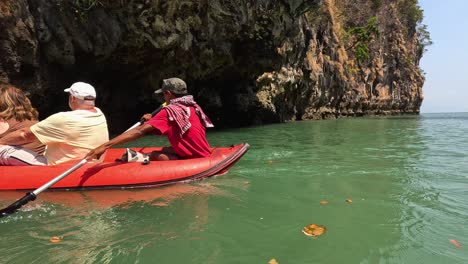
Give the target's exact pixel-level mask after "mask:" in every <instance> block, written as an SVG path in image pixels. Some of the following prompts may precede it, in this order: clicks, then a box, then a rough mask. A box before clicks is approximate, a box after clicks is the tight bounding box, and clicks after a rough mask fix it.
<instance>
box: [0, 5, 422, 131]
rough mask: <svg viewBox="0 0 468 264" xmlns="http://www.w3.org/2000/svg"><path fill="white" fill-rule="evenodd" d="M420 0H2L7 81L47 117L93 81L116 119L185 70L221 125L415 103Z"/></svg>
mask: <svg viewBox="0 0 468 264" xmlns="http://www.w3.org/2000/svg"><path fill="white" fill-rule="evenodd" d="M419 11H420V10H419V9H418V6H417V0H340V1H333V0H323V1H321V0H281V1H279V0H257V1H250V0H229V1H227V0H210V1H203V0H171V1H169V0H165V1H164V0H114V1H111V0H107V1H106V0H3V1H2V2H0V26H1V27H0V81H4V82H11V83H13V84H15V85H17V86H19V87H21V88H23V89H25V90H27V91H29V92H30V94H31V97H32V100H33V103H34V104H35V105H36V106H37V107H38V108H39V110H40V112H41V116H42V117H45V116H47V115H48V114H51V113H53V112H55V111H60V110H64V109H66V106H67V102H66V95H64V94H63V89H64V88H65V87H67V86H69V85H70V84H71V83H73V82H75V81H87V82H89V83H91V84H93V85H94V86H95V87H96V89H97V91H98V104H99V106H100V107H101V108H102V109H103V110H104V111H105V113H106V114H107V116H108V119H109V123H110V124H111V127H112V128H114V129H123V128H124V127H126V126H128V124H131V123H133V122H134V120H136V119H137V118H138V117H139V116H140V115H141V114H142V113H144V112H147V111H151V110H152V109H153V108H155V106H156V105H157V102H155V100H154V98H152V91H153V90H154V89H156V88H157V87H158V85H159V83H160V81H161V80H162V79H163V78H167V77H173V76H178V77H181V78H183V79H185V80H186V81H187V83H188V84H189V92H190V93H192V94H193V95H194V96H195V98H196V99H197V101H198V102H199V103H200V104H201V105H202V106H204V108H205V110H206V112H207V113H208V115H209V116H211V118H212V119H213V121H214V123H215V125H218V126H225V125H230V126H239V125H252V124H262V123H271V122H286V121H292V120H306V119H320V118H336V117H340V116H357V115H366V114H392V113H418V112H419V107H420V105H421V102H422V98H423V97H422V90H421V88H422V85H423V82H424V77H423V75H422V72H421V69H420V68H419V66H418V63H419V60H420V59H421V56H422V49H423V48H424V47H423V46H422V44H421V39H420V36H418V31H417V25H418V23H419V22H420V18H421V17H418V15H420V14H419V13H418V12H419Z"/></svg>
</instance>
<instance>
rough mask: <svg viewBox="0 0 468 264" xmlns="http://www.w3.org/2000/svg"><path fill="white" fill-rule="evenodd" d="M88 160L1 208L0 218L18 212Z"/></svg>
mask: <svg viewBox="0 0 468 264" xmlns="http://www.w3.org/2000/svg"><path fill="white" fill-rule="evenodd" d="M86 162H87V161H86V160H85V159H84V160H82V161H80V162H79V163H78V164H76V165H75V166H73V167H71V168H70V169H68V170H67V171H65V172H64V173H62V174H60V175H59V176H57V177H55V178H53V179H52V180H51V181H49V182H47V183H46V184H44V185H42V186H41V187H39V188H37V189H36V190H34V191H33V192H29V193H26V195H25V196H23V198H21V199H19V200H18V201H16V202H14V203H12V204H10V205H9V206H8V207H6V208H4V209H1V210H0V218H1V217H5V216H7V215H10V214H12V213H14V212H16V211H17V210H18V209H20V208H21V207H22V206H23V205H25V204H27V203H28V202H30V201H34V200H36V197H37V195H38V194H40V193H41V192H43V191H45V190H47V188H49V187H50V186H52V185H54V184H55V183H57V182H58V181H60V180H61V179H63V178H65V176H67V175H68V174H70V173H72V172H74V171H76V170H77V169H78V168H79V167H81V166H83V165H84V164H85V163H86Z"/></svg>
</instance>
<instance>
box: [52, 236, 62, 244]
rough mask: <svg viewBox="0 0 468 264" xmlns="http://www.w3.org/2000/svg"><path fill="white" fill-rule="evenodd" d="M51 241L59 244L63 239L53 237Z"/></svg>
mask: <svg viewBox="0 0 468 264" xmlns="http://www.w3.org/2000/svg"><path fill="white" fill-rule="evenodd" d="M49 241H50V242H51V243H59V242H62V238H61V237H58V236H53V237H51V238H50V239H49Z"/></svg>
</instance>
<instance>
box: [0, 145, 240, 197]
mask: <svg viewBox="0 0 468 264" xmlns="http://www.w3.org/2000/svg"><path fill="white" fill-rule="evenodd" d="M133 149H135V150H137V151H139V152H144V153H149V152H151V151H158V150H161V148H153V147H151V148H142V149H136V148H133ZM248 149H249V144H247V143H243V144H239V145H236V146H231V147H226V148H213V151H212V155H211V156H210V157H208V158H199V159H187V160H170V161H151V162H150V163H149V164H147V165H144V164H142V163H140V162H128V163H123V162H120V161H117V159H119V158H120V157H121V156H122V154H123V153H124V151H125V149H124V148H121V149H118V148H116V149H109V150H108V151H107V152H106V154H105V157H104V161H103V162H99V163H97V162H96V163H92V162H88V163H86V164H85V165H83V166H82V167H80V168H79V169H77V170H76V171H74V172H73V173H71V174H70V175H68V176H66V177H65V178H63V179H62V180H60V181H59V182H57V183H56V184H54V185H53V186H51V187H50V188H49V189H68V190H74V189H77V190H82V189H116V188H145V187H156V186H161V185H167V184H172V183H177V182H185V181H191V180H198V179H203V178H206V177H211V176H215V175H221V174H223V173H225V172H227V171H228V170H229V168H230V167H232V166H233V165H234V164H235V163H236V161H238V160H239V159H240V158H241V157H242V156H243V155H244V154H245V152H247V150H248ZM74 164H75V163H73V162H71V163H67V164H59V165H55V166H0V191H1V190H33V189H37V188H39V187H40V186H42V185H43V184H45V183H47V182H48V181H50V180H52V179H53V178H54V177H56V176H57V175H60V174H62V173H63V172H64V171H66V170H67V169H69V168H70V167H72V166H73V165H74Z"/></svg>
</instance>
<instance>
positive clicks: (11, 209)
mask: <svg viewBox="0 0 468 264" xmlns="http://www.w3.org/2000/svg"><path fill="white" fill-rule="evenodd" d="M164 106H165V104H162V105H161V106H160V107H159V108H158V109H156V110H154V111H153V112H152V113H151V116H154V115H156V114H157V113H158V112H159V111H161V109H162V108H163V107H164ZM144 122H145V120H144V119H141V120H140V121H139V122H138V123H136V124H135V125H133V126H132V127H131V128H129V129H128V130H130V129H132V128H135V127H137V126H139V125H141V124H143V123H144ZM128 130H127V131H128ZM127 131H125V132H127ZM86 162H87V160H86V159H83V160H81V161H80V162H79V163H78V164H75V165H74V166H73V167H71V168H70V169H68V170H67V171H65V172H64V173H62V174H60V175H59V176H57V177H55V178H53V179H52V180H50V181H49V182H47V183H46V184H44V185H42V186H41V187H39V188H37V189H36V190H34V191H32V192H29V193H26V195H25V196H23V198H21V199H19V200H17V201H16V202H14V203H12V204H10V205H9V206H7V207H5V208H3V209H1V210H0V218H2V217H5V216H7V215H10V214H13V213H14V212H16V211H17V210H18V209H20V208H21V207H22V206H23V205H25V204H27V203H29V202H30V201H34V200H36V197H37V195H38V194H40V193H41V192H43V191H45V190H47V189H48V188H49V187H50V186H52V185H54V184H56V183H57V182H58V181H60V180H61V179H63V178H65V177H66V176H68V175H69V174H70V173H72V172H74V171H76V170H77V169H78V168H80V167H81V166H83V165H84V164H85V163H86Z"/></svg>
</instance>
